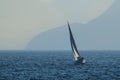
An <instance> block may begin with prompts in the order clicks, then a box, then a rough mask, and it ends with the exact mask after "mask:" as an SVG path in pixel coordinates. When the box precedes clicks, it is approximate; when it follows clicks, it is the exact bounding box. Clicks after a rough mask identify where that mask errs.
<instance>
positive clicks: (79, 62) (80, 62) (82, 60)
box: [75, 58, 86, 65]
mask: <svg viewBox="0 0 120 80" xmlns="http://www.w3.org/2000/svg"><path fill="white" fill-rule="evenodd" d="M85 63H86V61H85V59H83V58H81V59H79V60H76V61H75V65H80V64H85Z"/></svg>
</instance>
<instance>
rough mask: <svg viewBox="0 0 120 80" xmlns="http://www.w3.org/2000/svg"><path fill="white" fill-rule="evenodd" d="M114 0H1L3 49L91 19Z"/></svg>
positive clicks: (0, 21) (0, 37)
mask: <svg viewBox="0 0 120 80" xmlns="http://www.w3.org/2000/svg"><path fill="white" fill-rule="evenodd" d="M113 1H114V0H0V50H6V49H8V50H11V49H24V47H25V46H26V45H27V43H28V42H29V41H30V40H31V39H32V38H33V37H34V36H36V35H38V34H40V33H42V32H44V31H46V30H48V29H52V28H55V27H59V26H61V25H64V24H65V23H66V21H67V20H69V21H70V22H71V23H75V22H79V23H87V22H89V21H91V20H93V19H95V18H96V17H98V16H99V15H101V14H102V13H103V12H104V11H106V10H107V9H108V8H109V7H110V6H111V5H112V3H113Z"/></svg>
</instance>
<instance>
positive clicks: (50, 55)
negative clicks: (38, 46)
mask: <svg viewBox="0 0 120 80" xmlns="http://www.w3.org/2000/svg"><path fill="white" fill-rule="evenodd" d="M81 55H82V56H84V57H85V59H86V61H87V63H86V64H85V65H74V59H73V54H72V52H70V51H48V52H44V51H43V52H39V51H0V80H119V79H120V51H81Z"/></svg>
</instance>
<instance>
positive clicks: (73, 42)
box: [68, 22, 80, 61]
mask: <svg viewBox="0 0 120 80" xmlns="http://www.w3.org/2000/svg"><path fill="white" fill-rule="evenodd" d="M68 28H69V34H70V43H71V48H72V50H73V55H74V58H75V60H76V61H77V60H79V58H80V54H79V52H78V50H77V47H76V44H75V40H74V38H73V35H72V31H71V28H70V24H69V22H68Z"/></svg>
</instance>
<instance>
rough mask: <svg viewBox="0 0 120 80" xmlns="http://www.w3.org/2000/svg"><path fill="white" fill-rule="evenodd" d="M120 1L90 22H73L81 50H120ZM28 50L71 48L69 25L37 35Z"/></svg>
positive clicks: (72, 25)
mask: <svg viewBox="0 0 120 80" xmlns="http://www.w3.org/2000/svg"><path fill="white" fill-rule="evenodd" d="M119 4H120V1H119V0H116V1H115V2H114V4H113V6H111V8H109V9H108V10H107V11H106V12H105V13H104V14H103V15H101V16H99V18H97V19H95V20H93V21H91V22H89V23H88V24H84V25H83V24H79V23H74V24H71V29H72V32H73V35H74V38H75V41H76V44H77V46H78V49H79V50H120V9H119V8H120V5H119ZM26 49H27V50H69V49H71V48H70V42H69V33H68V28H67V25H64V26H61V27H59V28H56V29H52V30H49V31H47V32H44V33H42V34H40V35H38V36H36V37H35V38H34V39H33V40H31V41H30V43H29V44H28V45H27V47H26Z"/></svg>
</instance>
